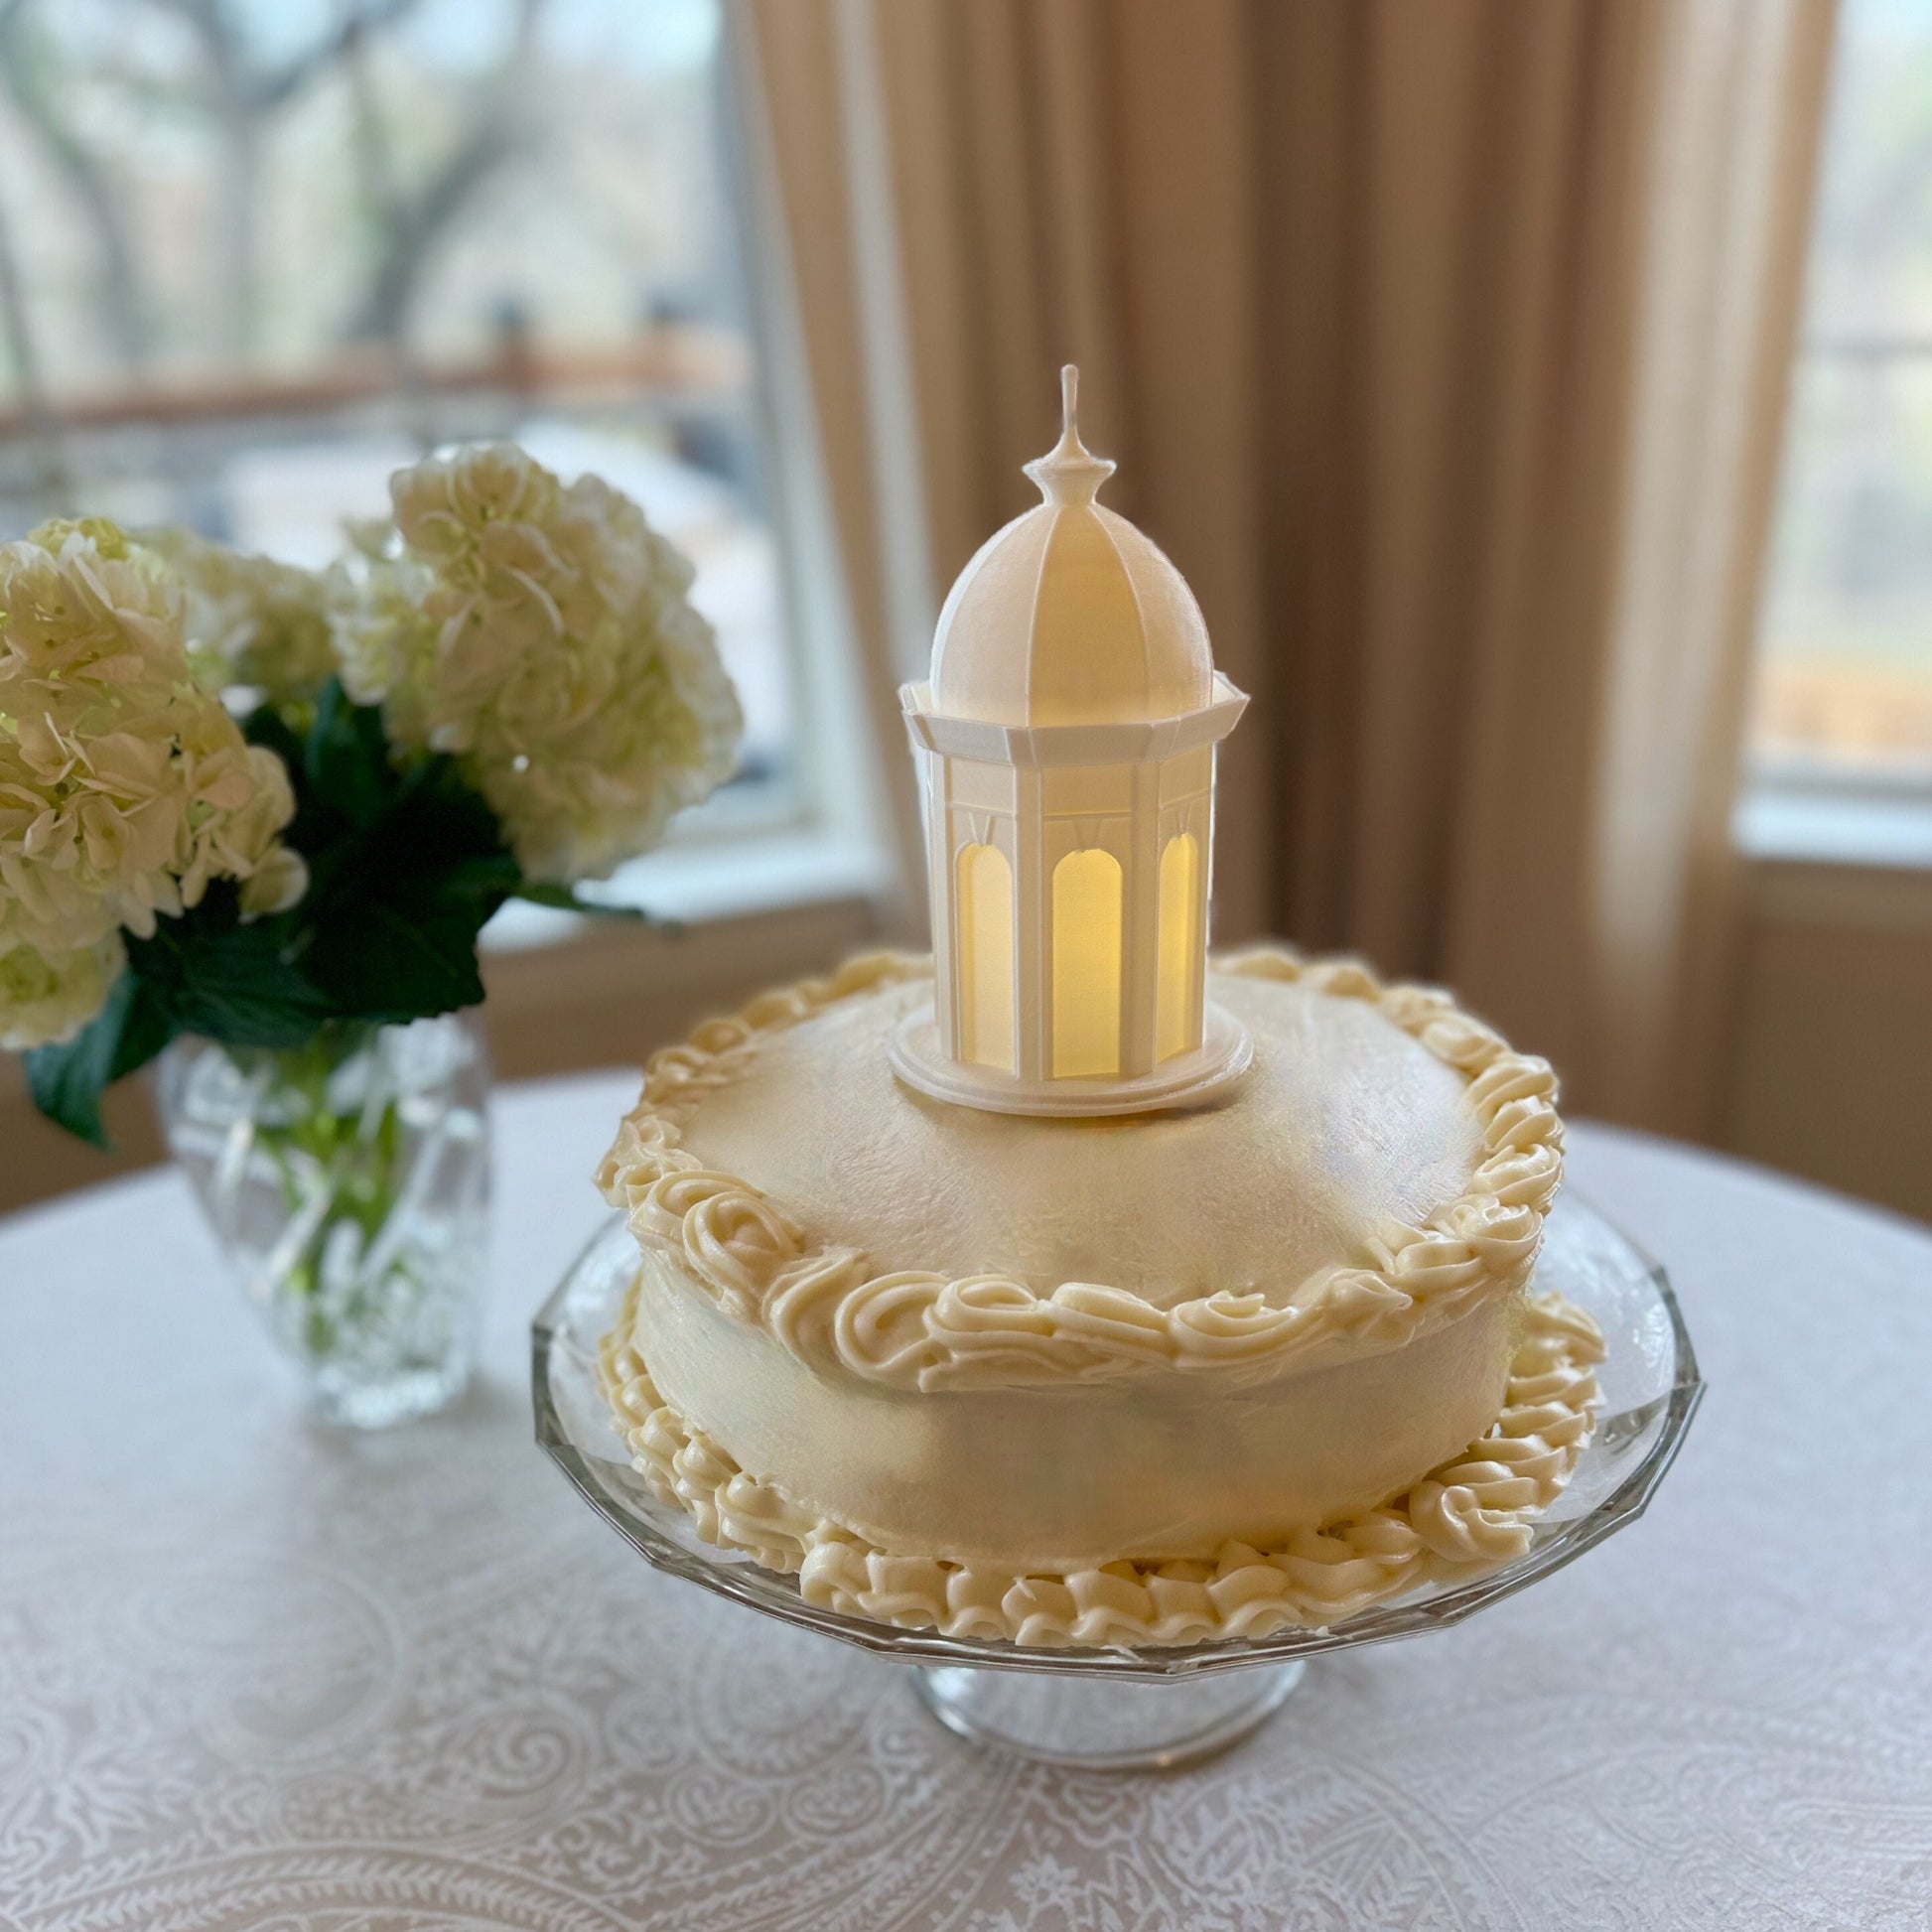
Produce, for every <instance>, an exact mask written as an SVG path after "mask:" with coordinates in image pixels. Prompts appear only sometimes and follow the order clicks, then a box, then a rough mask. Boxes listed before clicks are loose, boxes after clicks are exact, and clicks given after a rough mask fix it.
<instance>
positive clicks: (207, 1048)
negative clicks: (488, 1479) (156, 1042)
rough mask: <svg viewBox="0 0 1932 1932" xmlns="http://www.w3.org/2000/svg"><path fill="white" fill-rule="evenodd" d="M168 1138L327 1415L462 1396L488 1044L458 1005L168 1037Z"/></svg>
mask: <svg viewBox="0 0 1932 1932" xmlns="http://www.w3.org/2000/svg"><path fill="white" fill-rule="evenodd" d="M156 1090H157V1094H158V1097H159V1104H160V1111H161V1119H162V1126H163V1129H164V1131H165V1133H166V1136H167V1140H168V1145H169V1148H170V1150H171V1151H172V1153H173V1154H174V1156H175V1159H176V1160H177V1161H178V1162H179V1163H180V1164H181V1167H182V1170H183V1172H184V1173H186V1174H187V1175H188V1178H189V1180H190V1181H191V1182H192V1184H193V1185H194V1188H195V1192H196V1194H197V1196H198V1197H199V1198H200V1200H201V1203H202V1207H203V1209H204V1211H205V1212H206V1213H207V1218H208V1220H209V1222H210V1223H211V1224H212V1226H213V1229H214V1232H215V1234H216V1236H217V1237H218V1238H219V1239H220V1242H221V1244H222V1246H223V1247H224V1248H225V1249H226V1251H227V1253H228V1256H229V1258H230V1259H231V1260H232V1262H233V1263H234V1265H235V1267H236V1269H237V1270H238V1272H239V1273H240V1276H241V1279H242V1283H243V1286H244V1287H245V1288H246V1290H247V1292H248V1295H249V1298H250V1299H251V1300H252V1301H253V1302H254V1303H255V1305H256V1306H257V1307H258V1308H260V1309H261V1311H262V1312H263V1314H264V1315H265V1316H266V1317H267V1320H268V1324H269V1327H270V1329H271V1331H272V1332H273V1334H274V1336H275V1338H276V1339H277V1341H278V1342H279V1343H280V1344H281V1345H282V1347H283V1349H284V1350H285V1351H286V1352H287V1353H288V1354H290V1355H291V1356H293V1357H294V1358H295V1360H296V1361H297V1362H298V1363H299V1364H300V1366H301V1368H302V1370H303V1372H304V1374H305V1376H306V1379H307V1383H308V1388H309V1392H310V1395H311V1397H312V1399H313V1400H314V1402H315V1405H316V1407H317V1408H318V1410H319V1411H320V1412H321V1413H322V1414H323V1415H324V1416H325V1417H327V1418H328V1419H329V1420H331V1421H333V1422H338V1423H345V1424H348V1425H350V1426H352V1427H355V1428H361V1429H381V1428H386V1427H387V1426H389V1425H390V1424H393V1423H399V1422H406V1421H408V1420H410V1419H411V1418H412V1417H417V1416H426V1415H429V1414H432V1413H433V1412H434V1411H436V1410H438V1409H441V1408H443V1407H445V1406H446V1405H447V1404H449V1403H450V1402H452V1401H454V1400H455V1399H456V1397H457V1396H458V1395H459V1394H460V1393H461V1392H462V1390H463V1388H464V1386H465V1385H466V1383H467V1382H468V1381H469V1379H470V1372H471V1368H472V1366H473V1363H474V1361H475V1357H476V1344H477V1335H478V1329H479V1325H480V1315H481V1311H482V1310H481V1303H482V1292H483V1256H484V1245H485V1233H486V1228H485V1222H486V1215H487V1209H488V1196H489V1133H488V1111H487V1101H488V1095H489V1056H488V1053H487V1050H486V1049H485V1047H484V1044H483V1035H482V1033H481V1032H480V1030H479V1029H478V1027H477V1026H476V1025H475V1024H474V1023H473V1022H472V1021H471V1019H470V1018H469V1017H468V1016H467V1015H462V1014H451V1015H445V1016H443V1017H441V1018H439V1019H434V1020H418V1021H416V1022H414V1023H413V1024H412V1025H409V1026H402V1027H378V1026H374V1025H370V1024H368V1023H357V1022H335V1023H332V1024H330V1025H329V1026H327V1027H325V1028H324V1029H323V1031H322V1032H321V1033H320V1034H319V1035H317V1036H316V1038H315V1039H313V1040H312V1041H310V1042H309V1044H308V1045H306V1046H300V1047H290V1048H266V1047H231V1046H223V1045H219V1044H217V1043H215V1042H214V1041H211V1040H206V1039H180V1040H177V1041H175V1042H174V1044H173V1045H171V1046H170V1047H169V1048H168V1050H167V1051H166V1052H165V1053H164V1054H163V1055H162V1057H161V1061H160V1065H159V1071H158V1077H157V1082H156Z"/></svg>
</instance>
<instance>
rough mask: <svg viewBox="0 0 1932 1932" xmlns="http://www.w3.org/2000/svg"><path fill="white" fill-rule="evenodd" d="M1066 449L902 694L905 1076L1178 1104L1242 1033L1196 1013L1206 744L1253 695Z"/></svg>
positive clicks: (1182, 591)
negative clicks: (907, 937) (926, 912)
mask: <svg viewBox="0 0 1932 1932" xmlns="http://www.w3.org/2000/svg"><path fill="white" fill-rule="evenodd" d="M1060 394H1061V409H1062V424H1061V430H1060V440H1059V442H1058V443H1057V444H1056V445H1055V446H1054V448H1053V449H1052V450H1050V451H1049V452H1048V453H1047V454H1046V455H1045V456H1043V457H1040V458H1038V459H1036V460H1035V462H1033V463H1030V464H1028V465H1027V466H1026V469H1027V475H1028V476H1029V477H1031V478H1032V479H1033V480H1034V482H1035V483H1037V484H1038V486H1039V492H1040V495H1041V497H1042V499H1043V500H1042V501H1041V502H1040V503H1039V504H1038V505H1037V506H1036V507H1035V508H1034V509H1031V510H1029V511H1027V513H1026V514H1025V515H1023V516H1019V517H1016V518H1015V519H1014V521H1013V522H1011V523H1009V524H1008V525H1007V526H1006V527H1005V528H1004V529H1003V530H1000V531H999V532H997V533H996V534H995V535H994V536H993V537H991V538H990V539H989V540H988V541H987V542H986V543H985V544H984V545H983V546H982V547H981V549H980V550H979V553H978V554H977V555H976V556H975V557H974V558H973V560H972V561H971V562H970V563H969V564H968V565H967V566H966V568H965V569H964V570H963V571H962V572H961V573H960V576H959V581H958V582H957V583H956V584H954V586H953V588H952V592H951V595H950V596H948V597H947V599H946V603H945V608H944V609H943V610H942V611H941V612H940V614H939V623H938V628H937V630H936V631H935V633H934V636H933V644H932V675H931V679H930V681H929V682H927V683H924V684H908V685H906V686H904V687H903V688H902V689H901V691H900V693H899V699H900V702H901V704H902V705H903V707H904V711H905V722H906V726H907V729H908V731H909V732H910V734H911V739H912V752H913V759H914V760H915V762H916V763H917V765H918V771H919V782H920V785H921V788H922V791H923V797H924V805H925V828H926V870H927V876H928V883H929V886H930V893H931V905H932V945H933V961H934V974H933V1005H932V1007H931V1009H930V1010H929V1011H917V1012H914V1013H913V1014H911V1015H909V1016H908V1017H907V1019H906V1021H905V1023H904V1024H903V1025H902V1026H901V1027H900V1029H899V1031H898V1033H897V1036H896V1038H895V1040H894V1045H893V1064H894V1067H895V1069H896V1070H897V1073H898V1074H899V1076H900V1077H901V1078H902V1079H904V1080H906V1081H908V1082H909V1083H910V1084H911V1085H913V1086H915V1087H917V1088H919V1089H920V1090H921V1091H923V1092H926V1093H930V1094H933V1095H936V1096H937V1097H938V1098H940V1099H944V1100H952V1101H958V1102H961V1103H963V1104H965V1105H967V1106H973V1107H985V1108H990V1109H992V1110H994V1111H996V1112H1001V1113H1017V1114H1125V1113H1138V1112H1142V1111H1145V1110H1147V1109H1151V1108H1156V1107H1172V1106H1175V1105H1178V1104H1180V1103H1182V1102H1188V1101H1192V1100H1195V1099H1197V1098H1199V1097H1201V1096H1202V1095H1204V1094H1207V1093H1209V1092H1211V1091H1213V1090H1214V1089H1215V1088H1217V1087H1219V1086H1221V1085H1223V1084H1224V1083H1225V1082H1227V1081H1229V1080H1231V1079H1233V1078H1234V1077H1235V1076H1236V1075H1237V1074H1238V1073H1240V1072H1241V1071H1242V1069H1243V1068H1244V1067H1246V1065H1247V1064H1248V1062H1249V1060H1250V1058H1251V1057H1252V1055H1253V1048H1252V1045H1251V1044H1250V1042H1249V1039H1248V1036H1247V1034H1246V1031H1245V1030H1244V1029H1243V1028H1242V1027H1241V1025H1240V1023H1239V1022H1238V1021H1236V1020H1235V1019H1233V1017H1232V1016H1231V1015H1229V1014H1227V1013H1224V1012H1222V1011H1221V1010H1220V1009H1219V1008H1217V1007H1215V1006H1213V1005H1212V1004H1211V1003H1210V1002H1209V1001H1208V1000H1207V998H1206V981H1207V900H1208V876H1209V869H1210V860H1211V857H1212V852H1213V839H1214V748H1215V746H1216V745H1217V744H1219V742H1220V741H1221V740H1222V739H1223V738H1225V737H1226V736H1227V735H1228V733H1229V732H1230V731H1232V730H1233V729H1234V726H1235V722H1236V720H1237V719H1239V717H1240V716H1241V713H1242V710H1243V709H1244V708H1245V706H1246V705H1247V702H1248V701H1247V699H1246V698H1245V697H1244V696H1243V695H1242V694H1241V693H1240V692H1239V691H1237V690H1236V689H1235V688H1234V686H1233V685H1231V684H1230V683H1229V682H1228V681H1227V679H1226V678H1225V677H1223V676H1222V675H1221V674H1220V673H1219V672H1218V671H1216V670H1215V668H1214V660H1213V655H1212V653H1211V651H1210V649H1209V646H1208V639H1207V625H1206V623H1205V622H1204V621H1202V618H1201V614H1200V607H1199V606H1198V605H1197V604H1196V603H1195V602H1194V598H1193V594H1192V592H1190V591H1189V590H1188V588H1187V584H1186V581H1185V579H1183V578H1182V577H1181V575H1180V573H1179V572H1178V571H1177V570H1176V569H1175V568H1174V567H1173V564H1172V563H1170V562H1169V561H1168V559H1167V558H1166V557H1165V556H1164V555H1163V554H1162V553H1161V551H1160V550H1159V549H1158V548H1156V546H1155V545H1154V544H1153V543H1151V542H1150V541H1149V540H1148V539H1147V537H1145V536H1144V535H1142V533H1141V532H1140V531H1139V530H1138V529H1136V528H1135V527H1134V525H1133V524H1132V523H1130V522H1128V521H1127V520H1126V518H1124V517H1121V516H1117V515H1115V514H1114V512H1113V511H1112V510H1109V509H1105V508H1103V507H1102V506H1101V505H1100V504H1099V503H1097V502H1096V501H1095V500H1094V498H1095V496H1096V494H1097V493H1098V491H1099V489H1100V487H1101V485H1102V484H1103V483H1105V482H1106V481H1107V479H1108V478H1109V477H1110V476H1112V475H1113V472H1114V465H1113V464H1112V463H1110V462H1108V461H1107V460H1106V459H1105V458H1104V457H1097V456H1095V455H1093V454H1092V452H1091V451H1089V450H1088V449H1087V448H1086V446H1085V445H1084V444H1083V443H1082V442H1081V441H1080V432H1079V426H1078V423H1077V421H1076V415H1077V409H1078V402H1079V374H1078V371H1077V370H1076V369H1075V368H1074V367H1073V366H1072V365H1071V364H1070V363H1069V364H1068V365H1067V367H1065V368H1064V369H1062V370H1061V371H1060Z"/></svg>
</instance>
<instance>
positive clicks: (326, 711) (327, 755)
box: [302, 677, 398, 828]
mask: <svg viewBox="0 0 1932 1932" xmlns="http://www.w3.org/2000/svg"><path fill="white" fill-rule="evenodd" d="M302 770H303V774H304V776H305V777H306V778H307V779H308V781H309V788H310V790H311V791H312V792H313V794H314V797H315V799H316V800H317V801H318V802H319V803H321V804H323V805H326V806H327V807H328V808H329V809H330V810H331V811H333V812H335V813H338V814H340V816H342V817H343V818H345V819H346V820H347V821H348V823H349V824H350V825H354V826H359V827H362V828H367V827H369V826H372V825H373V824H374V823H375V822H376V820H377V819H379V818H380V817H381V816H382V814H383V812H384V811H385V810H386V809H387V808H388V806H389V805H390V803H391V801H392V800H393V799H394V797H395V795H396V791H397V788H398V779H397V774H396V770H395V767H394V766H393V765H392V764H391V763H390V761H389V741H388V740H387V739H386V738H385V737H384V736H383V731H382V712H381V710H380V708H379V707H377V706H375V705H358V704H352V703H351V702H350V701H349V698H348V694H347V693H346V692H345V690H344V689H343V685H342V680H341V679H340V678H334V677H332V678H331V679H330V680H329V682H328V683H327V684H325V685H324V686H323V687H322V696H321V697H320V699H318V701H317V703H316V721H315V723H314V725H312V726H311V727H310V729H309V742H308V744H307V745H306V747H305V748H304V750H303V759H302Z"/></svg>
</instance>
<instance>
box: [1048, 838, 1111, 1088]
mask: <svg viewBox="0 0 1932 1932" xmlns="http://www.w3.org/2000/svg"><path fill="white" fill-rule="evenodd" d="M1120 901H1121V877H1120V861H1119V860H1118V859H1116V858H1115V857H1114V855H1113V854H1112V853H1111V852H1102V851H1100V850H1098V849H1097V848H1094V849H1090V850H1088V851H1085V852H1069V853H1068V854H1067V855H1066V857H1065V858H1064V859H1062V860H1061V861H1060V862H1059V864H1058V865H1057V866H1055V867H1054V868H1053V1077H1054V1079H1056V1080H1065V1079H1079V1078H1082V1077H1084V1076H1086V1075H1090V1074H1096V1073H1118V1072H1119V1071H1120Z"/></svg>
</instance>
